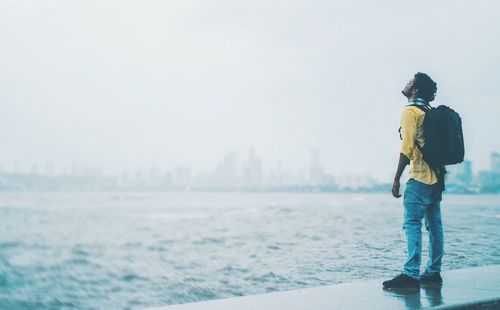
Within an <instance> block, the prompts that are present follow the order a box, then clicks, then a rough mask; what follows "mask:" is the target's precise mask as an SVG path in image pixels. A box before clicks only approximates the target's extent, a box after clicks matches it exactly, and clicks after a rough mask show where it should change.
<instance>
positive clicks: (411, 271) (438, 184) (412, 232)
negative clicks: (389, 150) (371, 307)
mask: <svg viewBox="0 0 500 310" xmlns="http://www.w3.org/2000/svg"><path fill="white" fill-rule="evenodd" d="M436 90H437V86H436V83H435V82H434V81H433V80H432V79H431V78H430V77H429V76H428V75H427V74H425V73H420V72H419V73H417V74H415V76H414V78H413V79H412V80H410V81H409V82H408V84H406V86H405V87H404V89H403V91H402V93H403V95H404V96H405V97H406V98H408V102H409V104H408V105H407V106H406V107H405V108H404V109H403V112H402V114H401V129H400V130H401V140H402V142H401V153H400V155H399V164H398V168H397V172H396V176H395V177H394V183H393V185H392V195H393V196H394V197H396V198H399V197H401V195H400V194H399V187H400V183H399V181H400V178H401V175H402V174H403V171H404V169H405V167H406V166H407V165H408V164H410V179H409V181H408V182H407V183H406V190H405V193H404V198H403V204H404V225H403V229H404V230H405V234H406V238H407V243H408V258H407V260H406V262H405V263H404V268H403V273H401V274H400V275H399V276H397V277H395V278H394V279H392V280H389V281H385V282H383V286H384V287H408V286H410V287H411V286H419V285H420V283H437V284H441V283H442V279H441V276H440V274H439V273H440V271H441V258H442V257H443V244H444V238H443V226H442V224H441V210H440V203H441V197H442V196H441V193H442V191H443V188H444V187H443V184H444V183H443V182H444V176H443V175H438V174H437V173H436V171H434V170H433V169H432V168H431V167H430V166H429V165H428V164H427V163H426V162H425V161H424V160H423V158H422V152H421V148H422V147H423V145H424V144H425V141H424V133H423V126H422V124H423V121H424V117H425V114H426V112H425V111H426V110H430V109H431V107H430V105H429V103H430V102H431V101H433V100H434V97H435V95H436ZM438 173H440V172H438ZM440 174H443V173H442V172H441V173H440ZM422 219H425V227H426V229H427V230H428V231H429V261H428V263H427V267H426V269H425V272H424V274H422V275H420V261H421V256H422Z"/></svg>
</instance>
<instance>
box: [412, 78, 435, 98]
mask: <svg viewBox="0 0 500 310" xmlns="http://www.w3.org/2000/svg"><path fill="white" fill-rule="evenodd" d="M413 78H414V81H413V88H415V89H418V97H420V98H422V99H424V100H425V101H427V102H431V101H432V100H434V98H435V97H436V91H437V84H436V82H434V81H433V80H432V79H431V78H430V76H428V75H427V74H425V73H422V72H417V73H416V74H415V76H414V77H413Z"/></svg>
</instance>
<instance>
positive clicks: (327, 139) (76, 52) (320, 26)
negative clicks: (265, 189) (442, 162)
mask: <svg viewBox="0 0 500 310" xmlns="http://www.w3.org/2000/svg"><path fill="white" fill-rule="evenodd" d="M0 44H1V45H0V164H1V165H3V166H4V167H6V168H8V167H11V166H13V165H15V164H17V165H18V166H19V167H29V166H31V165H32V164H39V165H44V164H45V163H46V162H53V163H54V164H55V165H56V167H62V166H65V165H71V164H72V163H76V164H79V165H102V166H103V167H105V169H106V170H109V171H119V170H121V169H123V168H129V169H135V168H137V167H149V166H151V165H152V164H157V165H158V166H159V167H160V168H162V169H169V168H175V166H178V165H189V166H192V167H193V168H194V169H196V170H208V169H211V168H212V167H213V166H214V165H215V163H216V162H217V161H219V160H220V159H221V158H222V157H223V156H224V154H225V153H226V152H228V151H230V150H234V151H238V152H239V155H240V159H241V160H243V159H245V158H246V155H247V152H248V148H249V147H250V146H253V147H254V148H255V150H256V153H257V155H259V156H261V157H262V159H263V161H264V169H265V170H266V171H268V170H269V169H272V168H273V167H275V166H276V163H277V162H278V161H281V164H282V166H283V167H284V168H287V169H288V168H289V169H294V170H298V169H301V168H305V167H307V165H308V162H309V158H310V149H311V148H312V147H316V148H318V149H319V150H320V152H321V163H322V165H323V166H324V167H325V169H326V171H327V172H329V173H332V174H334V175H339V174H348V173H355V174H365V173H367V174H372V175H375V176H379V177H384V178H389V177H391V176H392V175H393V173H394V171H395V166H396V161H397V158H398V153H399V143H400V141H399V136H398V134H397V129H398V127H399V116H400V112H401V108H402V107H403V106H404V105H405V103H406V102H405V99H404V98H403V96H402V95H401V89H402V88H403V86H404V84H405V83H406V82H407V81H408V80H409V79H411V77H412V75H413V74H414V73H415V72H416V71H423V72H427V73H428V74H429V75H431V77H432V78H434V79H435V81H436V82H437V83H438V96H437V99H436V101H435V105H438V104H446V105H450V106H452V107H453V108H455V109H456V110H457V111H458V112H459V113H460V114H461V115H462V118H463V123H464V131H465V139H466V157H467V158H469V159H472V160H473V162H474V163H473V164H474V169H475V170H478V169H484V168H488V164H489V154H490V153H491V152H492V151H495V150H496V151H500V137H499V134H500V121H499V119H500V104H499V103H500V95H499V94H500V91H499V90H500V56H499V55H500V4H498V1H456V0H453V1H452V0H449V1H436V0H434V1H430V0H418V1H416V0H415V1H411V0H406V1H401V0H393V1H352V0H349V1H347V0H345V1H316V0H304V1H298V0H287V1H269V0H267V1H256V0H252V1H234V0H223V1H220V0H207V1H202V0H195V1H190V0H182V1H181V0H177V1H166V0H163V1H106V0H99V1H87V0H85V1H68V0H64V1H56V0H50V1H29V0H24V1H19V0H13V1H4V0H0Z"/></svg>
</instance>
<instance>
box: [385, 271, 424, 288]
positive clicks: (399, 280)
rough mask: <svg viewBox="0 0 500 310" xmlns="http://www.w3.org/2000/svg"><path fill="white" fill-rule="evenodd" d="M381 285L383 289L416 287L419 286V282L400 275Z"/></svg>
mask: <svg viewBox="0 0 500 310" xmlns="http://www.w3.org/2000/svg"><path fill="white" fill-rule="evenodd" d="M382 285H383V286H384V287H417V286H420V282H419V281H418V280H415V279H413V278H412V277H409V276H407V275H405V274H404V273H402V274H400V275H399V276H397V277H395V278H394V279H392V280H389V281H385V282H384V283H382Z"/></svg>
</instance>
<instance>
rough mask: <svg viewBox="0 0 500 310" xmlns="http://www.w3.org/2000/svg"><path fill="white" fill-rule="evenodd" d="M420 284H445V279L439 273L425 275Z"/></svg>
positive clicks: (421, 277) (422, 276)
mask: <svg viewBox="0 0 500 310" xmlns="http://www.w3.org/2000/svg"><path fill="white" fill-rule="evenodd" d="M420 283H422V284H443V278H441V275H440V274H439V272H436V273H424V274H422V275H421V276H420Z"/></svg>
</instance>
